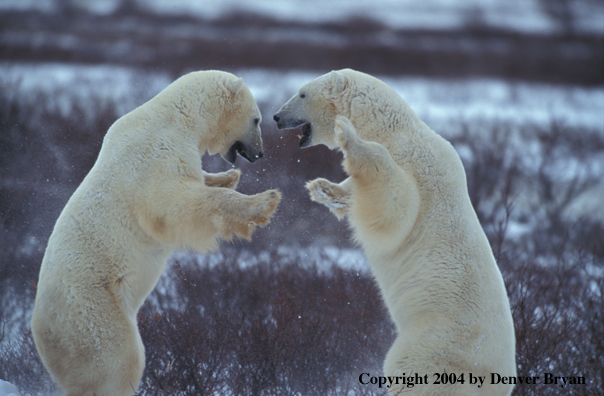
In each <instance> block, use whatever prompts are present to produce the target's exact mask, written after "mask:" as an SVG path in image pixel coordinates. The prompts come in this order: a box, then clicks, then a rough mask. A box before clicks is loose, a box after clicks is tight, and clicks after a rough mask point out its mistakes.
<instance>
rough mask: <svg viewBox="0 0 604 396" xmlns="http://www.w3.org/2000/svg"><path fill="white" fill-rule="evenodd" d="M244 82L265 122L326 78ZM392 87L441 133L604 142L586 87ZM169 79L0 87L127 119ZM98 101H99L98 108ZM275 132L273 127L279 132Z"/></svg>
mask: <svg viewBox="0 0 604 396" xmlns="http://www.w3.org/2000/svg"><path fill="white" fill-rule="evenodd" d="M230 71H231V72H233V73H235V74H236V75H238V76H241V77H243V79H244V81H245V83H246V84H247V85H248V86H249V87H250V89H251V91H252V93H253V94H254V97H255V98H256V100H257V102H258V103H259V106H260V108H261V111H262V112H263V113H264V115H265V118H264V120H263V124H264V125H267V123H272V119H271V118H272V117H271V116H272V114H273V113H274V112H276V111H277V110H278V109H279V107H280V106H281V105H282V104H283V103H285V101H286V100H287V99H289V97H291V95H293V94H294V93H295V92H296V91H297V90H298V88H299V87H300V86H301V85H302V84H304V83H306V82H308V81H310V80H312V79H313V78H315V77H317V76H318V75H320V74H321V72H317V73H311V72H298V71H287V72H283V71H277V70H267V69H246V70H230ZM376 77H378V78H382V79H383V80H384V81H385V82H386V83H388V84H389V85H390V86H392V87H393V88H394V89H395V90H396V91H397V92H398V93H399V94H400V95H401V96H402V97H403V98H404V99H405V100H406V101H407V103H409V105H410V106H411V107H412V108H413V109H414V111H415V112H416V113H417V114H418V115H419V116H420V118H422V119H423V120H426V121H427V122H428V124H429V125H430V126H431V127H432V128H433V129H435V130H436V131H437V132H439V129H440V127H444V126H450V125H451V122H453V121H455V122H465V121H486V122H488V123H497V122H506V123H513V124H516V125H522V124H532V125H542V126H544V127H545V126H549V125H550V124H551V123H552V122H556V121H558V122H562V123H563V124H565V125H567V126H571V127H580V128H587V129H593V130H597V131H600V132H601V133H603V134H604V113H603V112H602V109H603V108H604V87H602V86H598V87H581V86H574V85H553V84H541V83H528V82H510V81H506V80H499V79H457V80H446V79H430V78H418V77H381V76H376ZM170 82H171V78H170V76H169V75H168V74H167V73H155V72H146V71H142V70H138V69H136V68H129V67H120V66H106V65H102V66H88V65H72V64H60V63H36V64H28V63H5V62H4V63H0V83H1V84H2V85H3V86H5V87H9V88H10V89H11V91H13V93H14V95H15V97H16V98H17V100H19V101H26V102H27V101H35V102H36V103H38V105H39V104H40V95H39V94H41V95H42V98H46V100H44V102H45V103H43V105H45V106H48V107H49V110H59V111H60V112H61V113H62V114H64V115H67V114H68V113H69V111H71V110H72V109H73V108H74V106H75V105H78V106H80V107H81V106H82V104H83V103H90V104H91V105H90V107H89V108H86V107H84V110H86V111H87V112H88V114H90V115H92V114H94V113H95V112H96V111H98V106H99V105H101V106H102V105H104V104H110V103H114V104H115V105H116V108H117V112H118V113H119V114H125V113H126V112H128V111H130V110H132V109H134V108H135V107H137V106H139V105H140V104H142V103H144V102H145V101H146V100H148V99H150V98H151V97H152V96H153V95H155V94H157V93H158V92H159V91H160V90H161V89H163V88H164V87H166V86H167V85H168V84H170ZM90 99H95V100H94V101H92V100H90ZM271 125H272V124H271Z"/></svg>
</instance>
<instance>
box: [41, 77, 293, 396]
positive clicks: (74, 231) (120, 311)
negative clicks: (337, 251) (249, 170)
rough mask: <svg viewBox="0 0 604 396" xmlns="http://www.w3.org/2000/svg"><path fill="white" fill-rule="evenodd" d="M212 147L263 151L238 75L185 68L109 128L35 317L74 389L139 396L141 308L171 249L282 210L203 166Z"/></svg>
mask: <svg viewBox="0 0 604 396" xmlns="http://www.w3.org/2000/svg"><path fill="white" fill-rule="evenodd" d="M206 150H207V151H208V152H209V153H210V154H214V153H220V155H221V156H222V157H223V158H225V159H226V160H228V161H229V162H231V163H233V162H235V159H236V157H237V154H240V155H241V156H242V157H244V158H246V159H247V160H249V161H250V162H254V161H256V160H257V159H258V158H260V157H262V139H261V136H260V112H259V110H258V107H257V105H256V102H255V101H254V98H253V97H252V94H251V92H250V90H249V89H248V88H247V87H246V86H245V84H243V81H242V80H241V79H239V78H236V77H235V76H234V75H232V74H229V73H225V72H220V71H200V72H194V73H190V74H187V75H185V76H183V77H181V78H179V79H178V80H176V81H175V82H174V83H172V84H170V85H169V86H168V87H167V88H166V89H164V90H163V91H162V92H160V93H159V94H158V95H157V96H155V97H154V98H153V99H151V100H150V101H149V102H147V103H145V104H143V105H142V106H140V107H139V108H137V109H135V110H133V111H132V112H130V113H129V114H126V115H125V116H123V117H122V118H120V119H118V120H117V121H116V122H115V123H114V124H113V125H112V126H111V128H109V131H108V132H107V135H106V136H105V138H104V141H103V145H102V147H101V150H100V153H99V156H98V159H97V161H96V163H95V164H94V166H93V167H92V169H91V170H90V173H88V175H87V176H86V178H85V179H84V181H83V182H82V184H81V185H80V186H79V187H78V188H77V190H76V191H75V192H74V194H73V196H72V197H71V198H70V199H69V201H68V203H67V205H66V206H65V208H64V210H63V212H62V213H61V215H60V217H59V219H58V220H57V223H56V225H55V227H54V230H53V232H52V235H51V236H50V239H49V241H48V246H47V248H46V252H45V254H44V259H43V261H42V266H41V269H40V276H39V282H38V286H37V294H36V299H35V307H34V311H33V316H32V320H31V326H32V330H33V335H34V339H35V343H36V346H37V349H38V352H39V354H40V356H41V358H42V361H43V363H44V365H45V366H46V368H47V369H48V370H49V372H50V373H51V375H52V377H53V379H54V380H55V381H56V382H57V383H58V384H59V386H60V387H61V388H63V390H64V391H65V392H66V394H67V395H69V396H75V395H79V396H82V395H88V396H93V395H94V396H120V395H132V394H133V393H134V392H135V391H136V389H137V388H138V385H139V383H140V380H141V376H142V373H143V368H144V360H145V354H144V349H143V344H142V342H141V338H140V335H139V333H138V329H137V321H136V314H137V312H138V310H139V308H140V307H141V305H142V304H143V302H144V300H145V298H146V297H147V296H148V295H149V293H150V292H151V291H152V290H153V288H154V287H155V284H156V283H157V280H158V278H159V276H160V275H161V273H162V272H163V270H164V268H165V266H166V262H167V259H168V257H169V256H170V255H171V253H173V252H174V250H176V249H178V248H181V247H187V248H193V249H196V250H198V251H201V252H205V251H208V250H209V249H213V248H215V247H216V246H217V240H218V239H220V238H222V239H227V240H229V239H231V238H232V237H233V235H235V236H239V237H243V238H247V239H249V238H250V237H251V235H252V232H253V230H254V229H255V227H256V226H263V225H265V224H267V223H268V222H269V220H270V217H271V215H272V214H273V213H274V212H275V210H276V208H277V205H278V204H279V201H280V199H281V196H280V193H279V191H277V190H269V191H265V192H262V193H260V194H256V195H252V196H248V195H243V194H240V193H238V192H236V191H234V188H235V186H236V185H237V182H238V181H239V175H240V174H239V171H235V170H230V171H228V172H224V173H219V174H208V173H205V172H203V171H202V169H201V156H202V155H203V154H204V152H205V151H206Z"/></svg>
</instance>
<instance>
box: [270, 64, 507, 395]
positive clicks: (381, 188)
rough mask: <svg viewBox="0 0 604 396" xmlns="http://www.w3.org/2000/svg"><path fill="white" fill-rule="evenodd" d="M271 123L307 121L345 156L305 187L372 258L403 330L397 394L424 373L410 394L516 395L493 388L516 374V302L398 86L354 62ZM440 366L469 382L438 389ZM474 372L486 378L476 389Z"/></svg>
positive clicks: (447, 164) (453, 174)
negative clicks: (335, 169) (406, 379)
mask: <svg viewBox="0 0 604 396" xmlns="http://www.w3.org/2000/svg"><path fill="white" fill-rule="evenodd" d="M274 119H275V121H277V126H278V128H279V129H283V128H292V127H297V126H300V125H301V126H302V132H303V135H302V138H301V140H300V146H302V147H306V146H310V145H316V144H325V145H327V146H328V147H330V148H335V147H339V148H340V150H342V152H343V153H344V169H345V171H346V172H347V174H348V175H349V176H350V177H349V178H348V179H346V180H344V181H343V182H342V183H340V184H334V183H331V182H329V181H327V180H325V179H316V180H314V181H312V182H309V183H308V184H307V185H306V187H307V188H308V190H309V191H310V195H311V198H312V199H313V200H314V201H316V202H319V203H322V204H324V205H325V206H327V207H328V208H329V209H330V210H331V211H332V212H333V213H334V214H335V215H336V216H337V217H338V218H342V217H344V216H347V217H348V221H349V223H350V224H351V226H352V228H353V230H354V235H355V238H356V239H357V240H358V241H359V242H360V244H361V245H362V247H363V249H364V251H365V253H366V255H367V258H368V259H369V261H370V263H371V265H372V269H373V273H374V275H375V278H376V280H377V283H378V285H379V286H380V289H381V291H382V295H383V297H384V301H385V303H386V305H387V307H388V309H389V312H390V314H391V316H392V318H393V319H394V322H395V324H396V327H397V330H398V337H397V339H396V341H395V342H394V345H393V346H392V347H391V349H390V351H389V352H388V355H387V357H386V361H385V364H384V373H385V375H386V376H388V377H390V379H388V381H390V380H392V381H393V383H394V386H392V387H391V388H390V392H391V393H392V394H397V393H399V392H400V391H402V390H403V389H402V386H400V385H399V386H398V387H397V386H396V382H397V381H396V378H395V377H396V376H405V375H406V376H412V375H415V374H419V375H420V376H422V377H423V376H424V375H426V374H427V375H428V377H429V378H431V380H430V381H431V382H430V385H423V386H422V385H416V386H415V387H413V388H407V389H406V390H408V391H411V393H412V394H414V395H464V396H465V395H508V394H510V393H511V391H512V386H511V385H500V384H498V385H490V384H489V383H490V374H491V373H497V374H500V375H502V376H514V375H515V373H516V368H515V338H514V327H513V322H512V316H511V312H510V306H509V302H508V298H507V294H506V290H505V286H504V283H503V279H502V276H501V273H500V272H499V269H498V267H497V264H496V263H495V259H494V257H493V254H492V252H491V249H490V246H489V242H488V240H487V238H486V236H485V234H484V232H483V230H482V228H481V226H480V223H479V222H478V218H477V217H476V214H475V212H474V209H473V207H472V204H471V203H470V199H469V197H468V192H467V187H466V178H465V173H464V169H463V165H462V163H461V161H460V159H459V157H458V155H457V154H456V152H455V150H454V149H453V147H452V146H451V145H450V144H449V143H448V142H447V141H445V140H444V139H442V138H441V137H440V136H438V135H437V134H436V133H434V132H433V131H432V130H430V128H428V126H427V125H426V124H424V123H423V122H422V121H421V120H420V119H419V118H418V117H417V116H416V115H415V113H413V111H412V110H411V109H410V108H409V107H408V105H407V104H406V103H405V102H404V101H403V99H401V97H400V96H398V95H397V93H396V92H395V91H394V90H393V89H391V88H390V87H388V86H387V85H386V84H384V83H383V82H381V81H380V80H378V79H376V78H374V77H371V76H369V75H366V74H363V73H360V72H356V71H353V70H349V69H346V70H341V71H339V72H335V71H334V72H331V73H328V74H326V75H323V76H321V77H319V78H317V79H315V80H313V81H311V82H309V83H307V84H306V85H304V86H302V88H300V90H299V91H298V93H297V94H296V95H294V96H293V97H292V98H291V99H290V100H289V101H288V102H287V103H285V104H284V105H283V107H282V108H281V109H280V110H279V112H278V113H277V114H275V116H274ZM334 127H335V133H334ZM435 373H447V374H448V375H450V374H455V375H456V376H457V378H460V379H461V378H463V379H464V382H465V384H460V383H459V381H458V382H457V383H456V384H454V385H436V384H434V383H433V382H434V380H435V379H436V378H435V377H433V375H434V374H435ZM470 373H471V374H472V375H473V376H474V377H477V376H480V377H483V378H484V384H482V386H480V387H479V385H481V383H480V382H478V383H477V384H469V375H470ZM462 374H463V375H464V376H463V377H460V376H461V375H462ZM399 380H400V381H401V382H399V383H402V379H399ZM388 384H390V382H388Z"/></svg>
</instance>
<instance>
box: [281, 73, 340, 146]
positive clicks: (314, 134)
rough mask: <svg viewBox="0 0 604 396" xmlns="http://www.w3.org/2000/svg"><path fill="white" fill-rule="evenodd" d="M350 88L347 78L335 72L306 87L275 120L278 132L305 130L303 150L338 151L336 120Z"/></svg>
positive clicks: (302, 141)
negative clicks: (335, 129) (335, 132)
mask: <svg viewBox="0 0 604 396" xmlns="http://www.w3.org/2000/svg"><path fill="white" fill-rule="evenodd" d="M348 84H349V79H348V78H347V77H346V76H345V75H344V74H342V73H341V72H338V71H332V72H330V73H327V74H325V75H323V76H320V77H318V78H316V79H314V80H312V81H311V82H309V83H307V84H305V85H303V86H302V87H301V88H300V90H299V91H298V93H296V94H295V95H294V96H293V97H292V98H291V99H290V100H288V101H287V102H286V103H285V104H284V105H283V106H282V107H281V108H280V109H279V111H278V112H277V113H276V114H275V115H274V116H273V119H274V120H275V121H276V122H277V128H279V129H287V128H295V127H299V126H302V138H301V139H300V147H309V146H315V145H318V144H324V145H326V146H327V147H329V148H334V147H336V142H335V134H334V126H335V118H336V115H338V114H340V111H339V110H338V107H339V106H340V104H341V102H342V101H341V98H342V96H343V95H345V91H346V89H347V87H348Z"/></svg>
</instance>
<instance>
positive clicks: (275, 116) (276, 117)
mask: <svg viewBox="0 0 604 396" xmlns="http://www.w3.org/2000/svg"><path fill="white" fill-rule="evenodd" d="M273 120H275V121H277V122H279V120H280V118H279V116H278V115H277V114H275V115H274V116H273Z"/></svg>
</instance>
